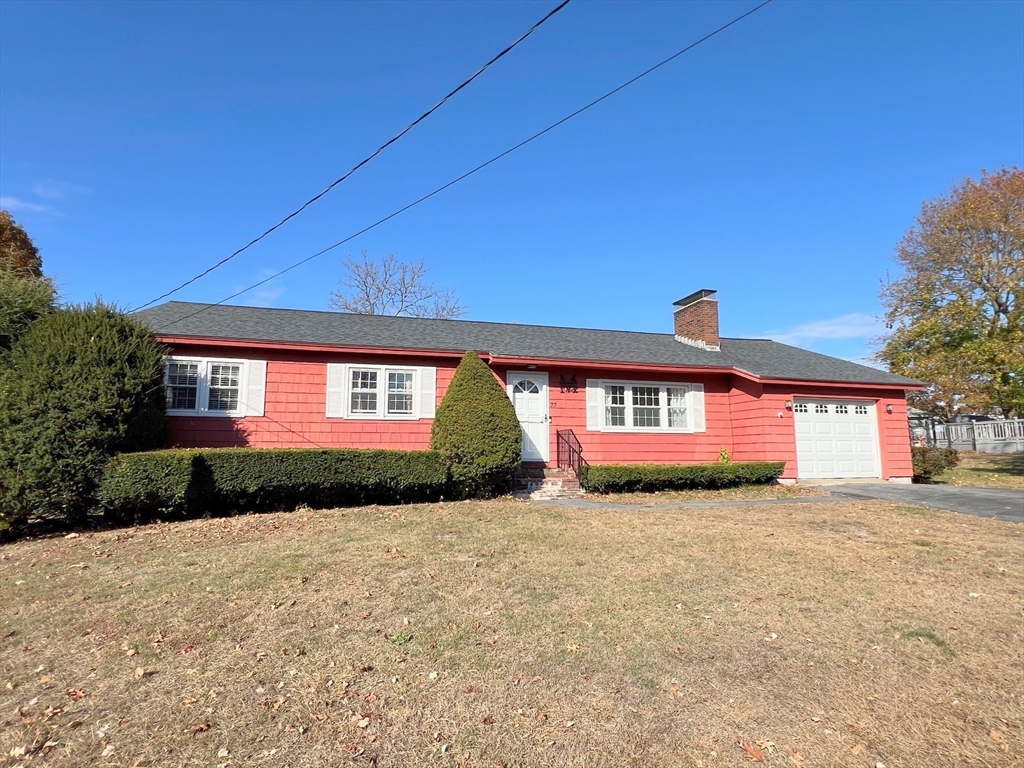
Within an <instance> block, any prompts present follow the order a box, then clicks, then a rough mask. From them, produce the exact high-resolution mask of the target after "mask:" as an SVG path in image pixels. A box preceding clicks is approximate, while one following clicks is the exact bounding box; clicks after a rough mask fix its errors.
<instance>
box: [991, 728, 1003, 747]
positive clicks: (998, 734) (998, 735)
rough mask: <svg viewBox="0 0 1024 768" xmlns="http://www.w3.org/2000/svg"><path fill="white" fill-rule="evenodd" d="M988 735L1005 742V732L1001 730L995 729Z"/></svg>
mask: <svg viewBox="0 0 1024 768" xmlns="http://www.w3.org/2000/svg"><path fill="white" fill-rule="evenodd" d="M988 737H989V738H990V739H992V741H997V742H999V743H1000V744H1002V743H1003V734H1002V733H1001V732H1000V731H997V730H995V729H993V730H991V731H989V732H988Z"/></svg>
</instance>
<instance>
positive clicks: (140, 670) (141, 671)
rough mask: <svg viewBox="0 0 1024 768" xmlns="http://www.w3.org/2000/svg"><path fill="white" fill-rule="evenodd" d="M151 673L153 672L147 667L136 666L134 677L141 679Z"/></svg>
mask: <svg viewBox="0 0 1024 768" xmlns="http://www.w3.org/2000/svg"><path fill="white" fill-rule="evenodd" d="M151 674H153V673H152V672H151V671H150V670H148V669H146V668H145V667H136V668H135V671H134V672H132V677H134V678H135V679H136V680H141V679H142V678H144V677H149V676H150V675H151Z"/></svg>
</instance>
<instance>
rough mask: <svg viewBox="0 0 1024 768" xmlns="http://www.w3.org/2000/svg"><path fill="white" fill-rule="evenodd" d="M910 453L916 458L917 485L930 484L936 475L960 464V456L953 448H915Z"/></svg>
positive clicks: (915, 474)
mask: <svg viewBox="0 0 1024 768" xmlns="http://www.w3.org/2000/svg"><path fill="white" fill-rule="evenodd" d="M910 451H911V454H912V455H913V458H914V482H915V483H930V482H931V481H932V478H934V477H935V475H937V474H939V473H940V472H943V471H945V470H947V469H953V468H954V467H956V466H958V465H959V464H960V454H959V453H958V452H957V451H956V450H954V449H953V448H936V447H933V446H915V447H913V448H911V449H910Z"/></svg>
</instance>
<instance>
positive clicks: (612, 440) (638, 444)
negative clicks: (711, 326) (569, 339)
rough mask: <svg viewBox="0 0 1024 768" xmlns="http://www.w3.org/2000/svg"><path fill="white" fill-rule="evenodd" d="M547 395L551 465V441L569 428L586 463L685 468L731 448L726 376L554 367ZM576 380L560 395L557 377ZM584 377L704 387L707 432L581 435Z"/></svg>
mask: <svg viewBox="0 0 1024 768" xmlns="http://www.w3.org/2000/svg"><path fill="white" fill-rule="evenodd" d="M508 370H522V369H521V368H512V369H508V368H497V369H496V371H495V372H496V373H497V374H498V375H499V376H500V377H501V378H502V379H503V380H505V379H506V374H507V372H508ZM542 372H546V373H547V374H548V391H549V393H550V408H551V424H550V427H551V435H550V452H549V455H550V457H551V462H550V463H552V464H554V462H555V460H556V456H557V448H556V440H557V436H556V435H557V432H558V430H560V429H567V428H568V429H572V430H573V432H575V433H576V437H578V438H579V441H580V444H581V445H582V446H583V455H584V456H585V457H586V459H587V461H589V462H590V463H591V464H691V463H697V462H704V461H717V460H718V455H719V451H720V450H721V448H722V446H726V447H728V446H730V445H731V444H732V427H731V423H730V418H729V384H728V379H729V376H728V375H727V374H721V375H717V376H713V375H712V376H709V375H707V374H703V375H694V374H683V373H681V374H672V375H667V374H658V373H648V372H635V373H628V372H623V371H613V370H608V369H600V368H596V369H590V370H586V369H583V368H576V367H574V368H572V369H566V368H557V367H552V368H548V369H546V371H542ZM574 376H575V377H576V383H577V385H578V391H576V392H571V391H566V392H562V391H561V388H560V387H559V382H560V381H561V378H562V377H564V378H565V380H566V381H569V380H571V379H572V378H573V377H574ZM587 379H616V380H626V381H628V380H630V379H634V380H637V381H666V382H687V383H702V384H704V411H705V421H706V423H707V431H706V432H702V433H699V434H675V433H667V434H649V433H647V434H645V433H640V434H628V433H622V432H588V431H587V392H586V386H587Z"/></svg>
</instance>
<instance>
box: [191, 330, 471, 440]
mask: <svg viewBox="0 0 1024 768" xmlns="http://www.w3.org/2000/svg"><path fill="white" fill-rule="evenodd" d="M175 352H176V353H178V354H182V355H194V356H197V357H202V356H212V357H216V356H218V355H219V356H222V357H231V358H243V359H250V360H266V361H267V393H266V400H265V404H264V410H263V413H264V415H263V416H252V417H246V418H241V419H230V418H220V417H212V416H199V417H187V416H173V417H171V443H172V445H174V446H179V447H188V448H197V447H214V448H221V447H236V446H252V447H257V448H318V447H319V448H394V449H398V450H411V451H416V450H426V449H427V448H429V447H430V427H431V425H432V424H433V422H432V421H431V420H430V419H419V420H417V421H386V420H382V421H363V420H355V419H336V418H330V419H329V418H327V415H326V413H327V363H341V362H347V363H352V362H365V363H368V364H380V363H381V362H388V363H393V362H400V363H401V364H403V365H433V366H436V367H437V398H438V399H437V402H438V403H440V402H441V397H443V396H444V392H445V389H447V387H448V382H450V381H451V379H452V375H453V374H454V373H455V366H456V363H457V361H452V360H446V359H436V358H427V357H409V358H407V357H402V358H400V359H398V358H390V359H388V360H384V359H382V358H380V357H373V356H367V355H364V356H354V355H346V356H344V357H342V356H339V355H330V354H324V353H301V352H276V351H267V350H263V349H231V350H224V349H216V348H210V347H192V346H189V347H187V348H186V347H181V346H179V347H177V348H176V349H175Z"/></svg>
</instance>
